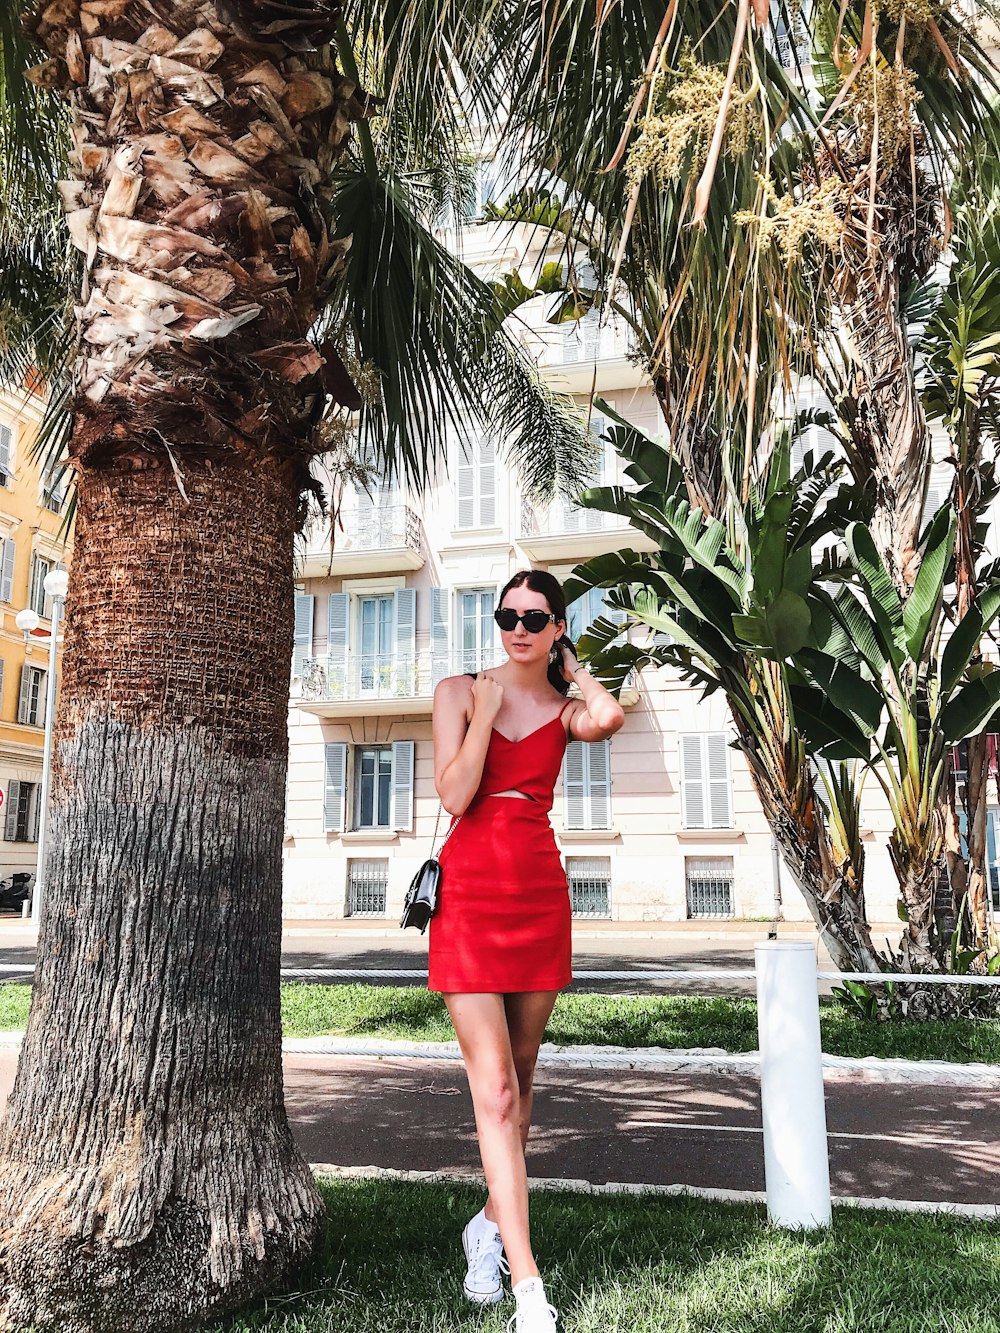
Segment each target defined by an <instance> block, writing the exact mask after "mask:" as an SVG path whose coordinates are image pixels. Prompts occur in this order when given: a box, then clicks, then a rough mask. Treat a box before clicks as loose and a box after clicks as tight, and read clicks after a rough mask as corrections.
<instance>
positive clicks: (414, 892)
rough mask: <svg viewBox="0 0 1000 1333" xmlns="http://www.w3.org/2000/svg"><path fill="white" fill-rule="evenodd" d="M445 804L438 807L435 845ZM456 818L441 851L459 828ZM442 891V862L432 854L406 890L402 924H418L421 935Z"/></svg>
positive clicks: (403, 925)
mask: <svg viewBox="0 0 1000 1333" xmlns="http://www.w3.org/2000/svg"><path fill="white" fill-rule="evenodd" d="M443 809H444V806H443V805H441V806H439V807H438V814H437V820H436V821H435V824H434V845H436V844H437V838H438V831H439V830H440V828H441V811H442V810H443ZM460 819H461V815H459V817H458V819H456V820H455V822H454V824H452V826H451V828H450V829H449V830H448V832H447V834H446V835H445V839H444V842H443V843H442V844H441V847H440V848H438V852H439V853H440V851H441V848H443V847H444V843H445V842H447V841H448V839H449V838H450V837H451V835H452V834H453V833H454V832H455V830H456V829H457V828H458V824H459V820H460ZM440 892H441V862H440V861H439V860H438V859H437V857H436V856H434V855H431V856H430V857H428V859H427V860H426V861H425V862H424V863H423V865H422V866H421V867H420V869H419V870H418V871H417V873H416V874H415V875H414V876H413V881H412V883H411V884H410V887H409V888H408V889H407V891H406V898H405V899H404V900H403V919H402V921H400V923H399V924H400V926H401V927H402V928H403V929H405V928H406V927H407V926H416V928H417V930H419V931H420V933H421V935H422V934H423V933H424V931H425V930H426V929H427V923H428V922H429V921H430V919H431V917H432V916H433V915H434V913H435V912H436V911H437V904H438V895H439V894H440Z"/></svg>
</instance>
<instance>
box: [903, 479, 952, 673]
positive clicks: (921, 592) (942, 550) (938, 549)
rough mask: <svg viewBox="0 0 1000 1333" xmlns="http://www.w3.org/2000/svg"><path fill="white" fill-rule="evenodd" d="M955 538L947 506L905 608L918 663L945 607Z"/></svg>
mask: <svg viewBox="0 0 1000 1333" xmlns="http://www.w3.org/2000/svg"><path fill="white" fill-rule="evenodd" d="M954 538H955V514H954V510H953V509H952V507H951V505H946V506H944V507H943V508H941V509H939V510H938V512H937V513H936V514H935V515H934V519H933V521H932V522H931V525H930V528H929V529H928V532H927V546H926V549H925V550H924V555H923V559H922V560H921V562H920V569H919V571H918V572H917V577H916V580H915V582H914V584H913V589H912V591H911V592H910V595H909V597H907V599H906V605H905V606H904V607H903V629H904V632H905V634H906V647H907V651H908V652H909V654H910V657H911V658H912V660H913V661H914V662H919V661H921V660H922V658H923V655H924V645H925V643H926V640H927V633H928V630H929V629H930V626H931V623H932V621H933V619H934V617H935V615H936V614H937V611H938V607H939V606H940V603H941V593H942V590H943V589H944V576H945V572H946V570H947V568H948V562H949V560H950V558H951V551H952V545H953V543H954Z"/></svg>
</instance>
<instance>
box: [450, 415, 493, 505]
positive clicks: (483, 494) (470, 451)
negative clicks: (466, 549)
mask: <svg viewBox="0 0 1000 1333" xmlns="http://www.w3.org/2000/svg"><path fill="white" fill-rule="evenodd" d="M496 489H497V487H496V446H495V445H494V443H493V441H492V440H489V439H486V438H485V437H484V436H480V437H479V438H478V439H475V440H470V441H468V442H466V443H464V444H462V445H461V446H460V448H459V457H458V521H457V524H456V526H457V527H459V528H492V527H493V526H494V525H495V523H496V521H497V497H496Z"/></svg>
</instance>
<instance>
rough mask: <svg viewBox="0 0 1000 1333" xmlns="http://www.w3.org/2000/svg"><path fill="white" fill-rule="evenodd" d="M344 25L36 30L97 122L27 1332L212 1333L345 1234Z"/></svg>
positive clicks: (32, 1165)
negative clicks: (331, 846)
mask: <svg viewBox="0 0 1000 1333" xmlns="http://www.w3.org/2000/svg"><path fill="white" fill-rule="evenodd" d="M336 19H337V13H336V9H335V7H334V6H333V5H332V4H330V3H327V2H326V0H294V2H293V0H288V2H287V3H286V2H284V0H260V2H259V3H255V4H254V3H249V0H246V2H244V0H219V2H218V3H215V2H214V0H212V2H210V0H178V2H177V3H168V2H167V0H54V2H53V3H50V4H44V5H41V6H39V8H38V9H37V10H36V11H35V13H34V16H33V18H32V20H31V23H30V27H31V30H32V31H33V33H34V35H35V37H36V38H37V40H38V41H39V43H40V44H41V45H43V46H44V47H46V48H47V49H48V51H49V53H50V59H48V60H47V61H46V62H45V63H44V64H43V65H42V66H40V67H39V69H38V70H37V71H36V75H35V76H36V78H37V79H38V81H40V82H42V83H45V84H48V85H50V86H52V87H54V88H57V89H60V90H62V91H64V92H65V93H66V94H67V96H68V97H69V99H70V103H71V108H72V129H73V152H72V158H71V168H72V173H73V179H72V180H70V181H68V182H66V183H64V185H63V187H62V191H63V196H64V201H65V204H66V207H67V210H68V213H69V223H70V230H71V234H72V236H73V239H74V241H75V243H76V244H77V246H78V247H79V248H80V250H81V251H82V253H83V256H84V269H85V273H84V283H83V290H82V291H81V293H80V299H79V304H78V310H77V313H78V319H79V330H80V337H81V353H80V356H79V358H78V361H77V369H76V375H77V382H76V393H75V397H74V403H73V407H74V429H73V436H72V442H71V446H70V450H69V454H70V460H71V462H72V464H73V466H74V467H75V469H76V474H77V488H78V495H77V501H78V503H77V531H76V545H75V555H74V564H73V569H72V571H71V580H70V589H69V598H68V603H67V621H66V641H65V653H64V665H63V679H62V687H61V697H60V704H59V716H58V721H57V730H56V748H55V754H54V766H53V785H52V794H51V804H50V821H51V822H50V832H51V838H50V852H49V857H50V859H49V863H48V867H47V869H48V874H47V891H46V897H45V901H44V904H43V913H42V921H41V927H40V936H39V946H38V968H37V973H36V980H35V988H34V993H33V1001H32V1009H31V1015H30V1019H29V1024H28V1031H27V1035H26V1038H25V1042H24V1046H23V1048H22V1054H21V1061H20V1066H19V1070H18V1075H17V1080H16V1084H15V1088H14V1091H13V1094H12V1097H11V1099H10V1102H9V1104H8V1109H7V1113H6V1118H5V1120H4V1122H3V1126H2V1128H0V1329H8V1330H13V1329H28V1328H31V1329H33V1330H37V1331H38V1333H41V1331H42V1330H55V1329H58V1330H60V1333H104V1331H105V1330H107V1331H109V1333H110V1330H112V1329H114V1330H126V1331H134V1333H153V1330H156V1331H157V1333H166V1331H167V1330H173V1329H179V1328H182V1327H186V1326H189V1325H193V1324H196V1323H198V1322H201V1321H203V1320H205V1319H208V1318H211V1317H215V1316H218V1315H219V1314H222V1313H223V1312H225V1311H228V1310H230V1309H232V1308H234V1307H236V1306H238V1305H240V1304H242V1303H245V1302H246V1301H248V1300H250V1299H252V1298H253V1297H254V1296H255V1295H257V1294H258V1293H259V1292H261V1291H263V1290H266V1289H268V1288H269V1287H271V1286H273V1285H274V1284H275V1283H276V1282H279V1281H280V1280H281V1279H282V1278H283V1277H284V1275H285V1274H287V1273H288V1271H289V1269H290V1268H291V1267H292V1266H293V1265H295V1264H296V1263H297V1262H298V1261H299V1260H300V1259H301V1258H302V1257H303V1256H304V1255H305V1254H306V1253H307V1252H308V1250H309V1248H310V1246H311V1244H312V1242H313V1240H314V1237H315V1235H316V1231H317V1227H318V1225H319V1219H320V1211H321V1205H320V1199H319V1196H318V1194H317V1192H316V1189H315V1187H314V1185H313V1182H312V1180H311V1177H310V1175H309V1172H308V1169H307V1168H306V1166H305V1164H304V1163H303V1161H302V1160H301V1158H300V1156H299V1154H298V1153H297V1151H296V1149H295V1147H294V1145H293V1143H292V1140H291V1138H290V1135H289V1131H288V1126H287V1122H286V1118H285V1114H284V1109H283V1102H282V1086H281V1033H280V1021H279V1019H280V1015H279V964H280V912H281V837H282V829H283V822H284V800H285V778H286V768H287V708H288V680H289V668H290V661H291V648H292V621H293V615H292V606H293V582H292V578H293V564H292V544H293V534H294V531H295V527H296V523H297V521H298V520H300V519H301V516H302V511H303V496H304V494H305V491H306V489H307V488H308V486H309V461H310V456H311V454H312V452H313V450H314V449H315V448H316V445H315V429H314V428H315V423H316V421H317V420H318V418H319V416H320V415H321V414H322V411H323V409H324V404H325V401H326V395H327V393H334V394H342V393H343V392H344V391H345V379H346V373H345V372H344V369H343V366H342V364H341V363H340V362H339V360H338V358H337V356H336V353H335V352H334V351H333V349H332V348H325V347H324V348H316V347H315V346H313V344H312V343H311V342H310V341H309V339H308V337H307V335H308V331H309V329H310V327H311V326H312V324H313V323H314V321H315V319H316V316H317V314H318V312H319V310H320V309H321V307H322V305H323V302H324V300H325V299H326V294H327V293H328V291H329V288H330V285H331V284H332V283H334V282H335V281H336V279H337V275H338V273H339V271H340V269H341V267H342V265H343V263H344V262H345V253H346V249H347V243H346V242H343V241H336V240H334V235H335V219H334V218H333V217H332V216H331V213H330V209H329V207H328V205H327V198H326V194H325V185H324V183H325V182H326V181H327V180H328V178H329V174H330V170H331V167H332V165H333V162H334V160H335V158H336V155H337V153H338V152H339V151H340V149H341V148H342V146H343V144H344V141H345V139H346V137H347V135H348V133H349V128H350V121H351V119H352V118H357V117H358V116H360V115H362V114H364V113H365V107H364V99H363V96H362V95H361V94H360V93H359V92H358V90H357V89H356V88H355V86H354V84H353V83H350V82H349V81H347V80H345V79H343V78H342V77H341V75H340V74H339V73H338V72H337V70H336V67H335V64H334V61H333V58H332V55H331V51H330V47H329V44H328V41H329V37H330V35H331V33H332V32H333V29H334V25H335V22H336ZM346 390H347V391H348V393H349V392H350V386H349V385H346ZM339 401H344V399H343V397H340V398H339Z"/></svg>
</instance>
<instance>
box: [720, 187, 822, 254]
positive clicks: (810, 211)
mask: <svg viewBox="0 0 1000 1333" xmlns="http://www.w3.org/2000/svg"><path fill="white" fill-rule="evenodd" d="M762 185H763V189H764V192H765V196H766V201H767V207H768V211H767V212H762V213H757V212H752V211H750V210H747V211H745V212H741V213H737V215H736V221H737V222H739V223H741V224H742V225H743V226H748V227H749V226H756V227H757V228H758V231H759V236H760V242H761V244H762V245H767V244H776V245H777V246H778V248H779V249H780V251H781V254H782V257H783V258H784V260H785V262H786V263H787V264H788V265H789V266H790V265H792V264H793V263H794V262H795V260H796V259H797V258H798V257H799V255H800V254H801V252H802V246H803V243H804V242H805V241H806V240H807V239H808V240H813V241H815V242H816V243H818V244H819V245H821V246H823V247H825V248H826V249H828V250H833V251H835V250H837V249H839V247H840V244H841V241H842V240H843V236H844V225H845V224H844V205H845V196H846V194H847V189H848V187H847V185H846V183H845V182H844V181H843V180H842V179H841V178H840V177H839V176H827V177H826V179H825V180H823V181H822V182H821V183H820V185H819V187H818V188H817V189H815V190H812V191H810V192H808V193H805V194H803V195H802V197H801V198H796V197H795V196H794V195H790V194H785V195H779V194H778V193H777V192H776V191H775V188H774V184H773V182H772V181H769V180H765V181H763V182H762Z"/></svg>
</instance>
